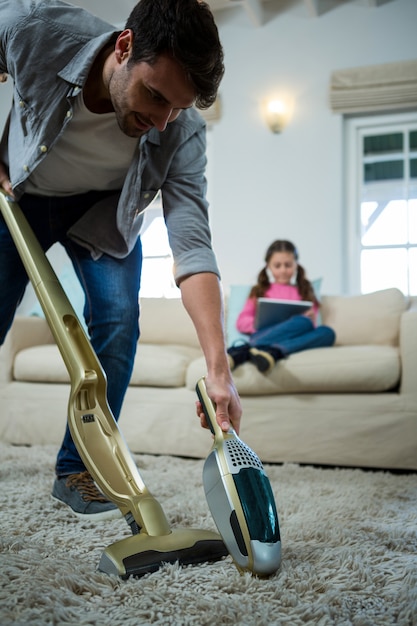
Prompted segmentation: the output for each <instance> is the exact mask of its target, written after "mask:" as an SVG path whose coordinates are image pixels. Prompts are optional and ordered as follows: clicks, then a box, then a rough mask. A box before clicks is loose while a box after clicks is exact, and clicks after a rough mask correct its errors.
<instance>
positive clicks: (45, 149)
mask: <svg viewBox="0 0 417 626" xmlns="http://www.w3.org/2000/svg"><path fill="white" fill-rule="evenodd" d="M39 150H40V151H41V152H48V148H47V147H46V146H40V147H39Z"/></svg>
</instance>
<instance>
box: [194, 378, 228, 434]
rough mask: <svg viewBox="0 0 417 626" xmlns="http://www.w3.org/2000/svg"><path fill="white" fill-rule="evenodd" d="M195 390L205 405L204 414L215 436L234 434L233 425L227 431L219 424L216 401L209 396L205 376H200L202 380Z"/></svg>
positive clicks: (203, 405)
mask: <svg viewBox="0 0 417 626" xmlns="http://www.w3.org/2000/svg"><path fill="white" fill-rule="evenodd" d="M195 390H196V392H197V396H198V399H199V400H200V402H201V405H202V407H203V411H204V415H205V416H206V420H207V424H208V427H209V428H210V430H211V432H212V433H213V435H214V437H215V438H223V437H224V435H225V434H228V435H234V434H235V431H234V430H233V428H232V427H230V428H229V430H228V432H227V433H225V432H224V431H223V430H222V429H221V428H220V426H219V424H218V423H217V419H216V407H215V405H214V403H213V402H212V400H211V398H209V395H208V393H207V388H206V381H205V378H204V376H203V377H202V378H200V380H199V381H198V382H197V385H196V388H195Z"/></svg>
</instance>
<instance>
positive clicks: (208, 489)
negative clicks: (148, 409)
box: [196, 378, 281, 577]
mask: <svg viewBox="0 0 417 626" xmlns="http://www.w3.org/2000/svg"><path fill="white" fill-rule="evenodd" d="M196 392H197V396H198V398H199V400H200V402H201V404H202V407H203V411H204V414H205V417H206V420H207V424H208V426H209V428H210V430H211V432H212V434H213V436H214V440H213V446H212V449H211V452H210V454H209V456H208V457H207V459H206V461H205V463H204V468H203V486H204V491H205V494H206V498H207V503H208V505H209V509H210V511H211V514H212V517H213V520H214V522H215V524H216V526H217V529H218V531H219V533H220V535H221V536H222V538H223V541H224V543H225V544H226V546H227V548H228V550H229V553H230V555H231V557H232V559H233V561H234V562H235V564H236V566H237V568H238V569H239V570H242V571H249V572H251V573H252V574H255V575H257V576H259V577H267V576H270V575H272V574H274V573H275V572H276V571H277V570H278V568H279V566H280V563H281V538H280V531H279V523H278V514H277V510H276V506H275V500H274V496H273V493H272V489H271V485H270V482H269V479H268V477H267V475H266V473H265V470H264V468H263V465H262V463H261V461H260V459H259V457H258V456H257V455H256V454H255V452H254V451H253V450H252V449H251V448H250V447H249V446H247V445H246V444H245V443H243V441H242V440H241V439H240V438H239V437H238V436H237V434H236V432H235V430H234V429H233V428H230V429H229V430H228V432H227V433H225V432H224V431H223V430H222V429H221V428H220V426H219V424H218V423H217V420H216V410H215V407H214V405H213V403H212V401H211V399H210V398H209V396H208V394H207V390H206V385H205V379H204V378H201V379H200V380H199V381H198V382H197V386H196Z"/></svg>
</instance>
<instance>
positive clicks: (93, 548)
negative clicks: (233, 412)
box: [0, 444, 417, 626]
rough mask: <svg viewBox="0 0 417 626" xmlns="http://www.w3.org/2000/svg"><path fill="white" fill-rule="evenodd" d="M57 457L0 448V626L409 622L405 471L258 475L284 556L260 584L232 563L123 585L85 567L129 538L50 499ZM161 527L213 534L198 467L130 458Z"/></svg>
mask: <svg viewBox="0 0 417 626" xmlns="http://www.w3.org/2000/svg"><path fill="white" fill-rule="evenodd" d="M55 454H56V450H55V449H54V448H53V447H50V446H42V447H40V446H39V447H38V446H35V447H32V448H24V447H20V448H16V447H11V446H5V445H2V444H0V459H1V465H0V468H1V469H0V479H1V493H0V503H1V508H0V533H1V535H0V624H1V625H2V626H9V625H13V626H23V625H30V626H44V625H49V624H51V625H54V626H69V625H71V626H72V625H73V626H82V625H84V624H88V625H94V626H118V625H120V626H122V625H123V626H139V625H147V624H160V625H178V626H204V625H210V626H212V625H213V624H225V625H227V624H230V625H238V626H254V625H256V626H271V625H272V626H279V625H281V624H282V625H286V626H298V625H301V624H311V625H314V626H330V625H333V624H335V625H337V626H349V625H353V626H379V625H381V626H387V625H391V624H396V625H397V624H398V625H399V626H415V625H416V624H417V535H416V528H417V474H409V475H393V474H390V473H385V472H363V471H361V470H338V469H317V468H310V467H299V466H297V465H290V464H288V465H283V466H267V467H266V469H267V473H268V476H269V478H270V481H271V484H272V487H273V490H274V493H275V497H276V502H277V508H278V514H279V518H280V525H281V532H282V541H283V559H282V565H281V568H280V570H279V572H278V573H277V574H276V575H274V576H273V577H271V578H269V579H267V580H259V579H255V578H253V577H252V576H251V575H250V574H245V575H241V574H239V573H238V571H237V570H236V569H235V567H234V565H233V564H232V562H231V559H230V557H227V558H226V559H225V560H223V561H221V562H218V563H214V564H204V565H198V566H189V567H186V568H179V567H178V566H177V565H166V566H164V567H163V568H162V569H161V570H159V571H158V572H156V573H154V574H149V575H146V576H145V577H143V578H140V579H134V578H130V579H129V580H127V581H122V580H120V579H119V578H117V577H115V576H108V575H106V574H103V573H100V572H98V571H97V569H96V568H97V565H98V562H99V560H100V556H101V553H102V551H103V549H104V548H105V547H106V546H107V545H109V544H110V543H113V542H114V541H117V540H118V539H121V538H123V537H124V536H128V535H129V534H130V531H129V529H128V527H127V525H126V522H125V521H124V520H123V519H120V520H116V521H112V522H96V523H92V522H88V521H82V520H79V519H78V518H76V517H73V516H71V515H70V514H69V513H68V512H67V510H66V509H65V508H60V505H59V504H58V503H56V502H55V501H54V500H52V498H50V490H51V486H52V481H53V476H54V473H53V464H54V460H55ZM135 459H136V461H137V463H138V466H139V469H140V473H141V475H142V477H143V478H144V480H145V483H146V484H147V486H148V488H149V489H150V491H151V492H152V493H153V494H154V495H155V496H156V497H157V499H158V500H159V502H160V503H161V504H162V507H163V509H164V511H165V513H166V515H167V517H168V519H169V522H170V524H171V525H172V527H175V526H177V525H179V526H191V527H194V528H209V529H213V530H215V528H214V524H213V522H212V519H211V517H210V514H209V511H208V507H207V503H206V500H205V497H204V492H203V487H202V468H203V461H192V460H181V459H178V458H174V459H173V458H169V457H152V456H143V455H139V456H138V455H135Z"/></svg>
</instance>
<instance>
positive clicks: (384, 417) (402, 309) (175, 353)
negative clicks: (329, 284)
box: [0, 289, 417, 469]
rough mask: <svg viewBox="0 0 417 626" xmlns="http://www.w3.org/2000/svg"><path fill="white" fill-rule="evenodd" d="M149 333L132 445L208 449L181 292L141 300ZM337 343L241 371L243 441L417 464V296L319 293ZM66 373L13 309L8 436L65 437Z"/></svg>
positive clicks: (37, 331)
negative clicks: (265, 371)
mask: <svg viewBox="0 0 417 626" xmlns="http://www.w3.org/2000/svg"><path fill="white" fill-rule="evenodd" d="M141 307H142V315H141V329H142V335H141V339H140V342H139V345H138V353H137V359H136V362H135V368H134V372H133V376H132V380H131V384H130V386H129V389H128V392H127V395H126V399H125V403H124V407H123V412H122V416H121V418H120V422H119V423H120V427H121V430H122V432H123V434H124V435H125V438H126V440H127V443H128V445H129V447H130V449H131V450H132V451H135V452H144V453H157V454H174V455H181V456H191V457H202V458H205V457H206V456H207V454H208V451H209V449H210V446H211V436H210V433H209V432H208V431H206V430H203V429H201V427H200V425H199V420H198V418H197V417H196V415H195V400H196V395H195V391H194V387H195V383H196V381H197V379H198V378H199V377H200V376H201V375H204V373H205V364H204V359H203V357H202V355H201V351H200V348H199V346H198V342H197V338H196V335H195V331H194V329H193V326H192V324H191V322H190V320H189V318H188V316H187V314H186V312H185V310H184V308H183V306H182V303H181V301H180V300H176V299H144V300H142V301H141ZM322 320H323V323H326V324H329V325H330V326H332V327H333V328H334V330H335V331H336V335H337V341H336V345H335V346H333V347H331V348H320V349H315V350H310V351H306V352H301V353H298V354H294V355H292V356H290V357H289V358H288V359H286V360H284V361H281V362H279V363H278V364H277V365H276V366H275V368H274V370H273V371H272V372H271V373H270V374H269V375H268V376H264V375H262V374H261V373H259V372H258V371H257V370H256V368H255V367H254V366H253V365H252V364H250V363H247V364H244V365H242V366H241V367H239V368H237V369H236V370H235V372H234V378H235V381H236V385H237V388H238V390H239V393H240V394H241V399H242V405H243V411H244V415H243V422H242V428H241V436H242V438H243V439H244V440H245V441H246V442H247V443H248V444H249V445H250V446H251V447H252V448H253V449H254V450H255V451H256V452H257V453H258V454H259V456H260V457H261V458H262V460H263V461H264V462H283V461H292V462H298V463H309V464H310V463H312V464H321V465H323V464H324V465H341V466H362V467H378V468H399V469H417V298H414V299H411V300H410V301H407V300H406V299H405V298H404V296H403V295H402V294H401V292H399V291H398V290H396V289H388V290H384V291H380V292H375V293H373V294H367V295H361V296H352V297H342V296H324V297H323V298H322ZM68 390H69V387H68V375H67V372H66V369H65V367H64V364H63V361H62V358H61V356H60V354H59V352H58V349H57V348H56V346H55V345H54V342H53V339H52V336H51V333H50V331H49V329H48V326H47V324H46V322H45V320H44V319H43V318H40V317H17V318H16V320H15V322H14V324H13V327H12V330H11V331H10V333H9V335H8V337H7V340H6V343H5V345H4V346H3V347H2V348H1V349H0V403H1V416H0V440H2V441H5V442H9V443H13V444H21V445H28V444H43V443H49V444H55V445H57V446H58V445H59V443H60V441H61V439H62V435H63V431H64V425H65V416H66V406H67V402H68Z"/></svg>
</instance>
